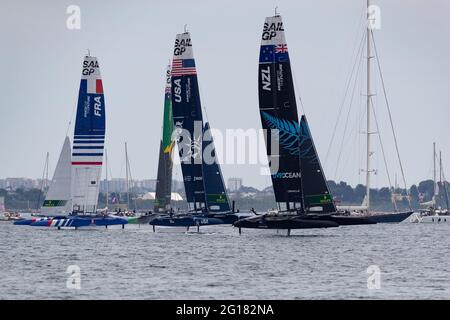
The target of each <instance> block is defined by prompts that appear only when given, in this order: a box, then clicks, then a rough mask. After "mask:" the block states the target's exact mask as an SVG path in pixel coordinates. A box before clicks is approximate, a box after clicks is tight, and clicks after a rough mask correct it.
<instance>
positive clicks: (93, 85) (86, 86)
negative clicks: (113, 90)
mask: <svg viewBox="0 0 450 320" xmlns="http://www.w3.org/2000/svg"><path fill="white" fill-rule="evenodd" d="M80 86H81V90H82V91H85V92H86V93H88V94H89V93H91V94H92V93H93V94H103V83H102V79H95V78H94V79H92V78H88V79H81V84H80Z"/></svg>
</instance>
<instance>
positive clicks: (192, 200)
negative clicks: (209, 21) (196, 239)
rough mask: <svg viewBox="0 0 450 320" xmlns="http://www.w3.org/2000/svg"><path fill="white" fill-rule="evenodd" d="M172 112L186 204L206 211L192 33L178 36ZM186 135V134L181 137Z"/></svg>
mask: <svg viewBox="0 0 450 320" xmlns="http://www.w3.org/2000/svg"><path fill="white" fill-rule="evenodd" d="M172 110H173V121H174V125H175V129H176V130H177V132H178V133H179V134H178V150H179V155H180V160H181V171H182V173H183V181H184V188H185V191H186V200H187V202H188V203H189V206H190V208H191V209H193V210H195V211H197V210H203V209H204V208H205V203H206V201H205V190H204V186H203V174H202V159H201V156H202V155H201V153H202V133H203V118H202V109H201V104H200V93H199V88H198V82H197V72H196V68H195V60H194V55H193V51H192V44H191V36H190V34H189V32H185V33H182V34H178V35H177V37H176V40H175V49H174V56H173V61H172ZM183 131H184V133H182V132H183Z"/></svg>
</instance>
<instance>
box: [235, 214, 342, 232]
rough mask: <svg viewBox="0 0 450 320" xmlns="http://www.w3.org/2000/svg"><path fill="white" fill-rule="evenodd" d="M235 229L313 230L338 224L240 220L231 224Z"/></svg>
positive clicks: (294, 219) (304, 219) (297, 219)
mask: <svg viewBox="0 0 450 320" xmlns="http://www.w3.org/2000/svg"><path fill="white" fill-rule="evenodd" d="M233 225H234V226H235V227H237V228H250V229H314V228H334V227H338V226H339V224H338V223H336V222H334V221H327V220H321V219H315V218H308V217H301V218H300V217H264V216H261V217H260V218H259V219H258V218H257V219H255V218H251V219H242V220H238V221H236V222H235V223H234V224H233Z"/></svg>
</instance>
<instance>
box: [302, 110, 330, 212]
mask: <svg viewBox="0 0 450 320" xmlns="http://www.w3.org/2000/svg"><path fill="white" fill-rule="evenodd" d="M299 138H300V158H301V161H300V163H301V171H302V180H303V197H304V203H305V209H306V211H309V212H316V213H333V212H336V211H337V210H336V206H335V205H334V202H333V197H332V196H331V194H330V189H329V188H328V185H327V181H326V179H325V174H324V172H323V169H322V165H321V164H320V159H319V156H318V154H317V150H316V147H315V145H314V141H313V138H312V135H311V131H310V130H309V125H308V121H307V120H306V116H305V115H303V116H302V119H301V121H300V134H299Z"/></svg>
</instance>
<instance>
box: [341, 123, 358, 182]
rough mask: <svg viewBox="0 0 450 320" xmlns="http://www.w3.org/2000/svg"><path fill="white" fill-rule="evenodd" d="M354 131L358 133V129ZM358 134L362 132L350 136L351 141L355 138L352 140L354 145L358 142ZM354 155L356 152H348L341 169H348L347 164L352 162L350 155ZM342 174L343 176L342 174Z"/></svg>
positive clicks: (356, 124)
mask: <svg viewBox="0 0 450 320" xmlns="http://www.w3.org/2000/svg"><path fill="white" fill-rule="evenodd" d="M358 123H359V122H356V123H355V127H357V126H358ZM353 132H354V133H357V132H358V130H353ZM358 136H360V134H353V135H351V136H349V139H348V141H350V140H351V139H353V140H352V142H353V144H352V145H354V144H355V143H356V140H357V137H358ZM353 155H354V154H353V153H352V152H348V153H347V158H346V160H345V161H344V166H343V167H342V169H341V171H342V172H343V171H345V170H346V169H347V166H348V164H349V162H350V157H351V156H353ZM340 176H342V174H340ZM353 177H354V176H353ZM353 177H352V178H353ZM352 178H351V179H352ZM352 180H353V179H352Z"/></svg>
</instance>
